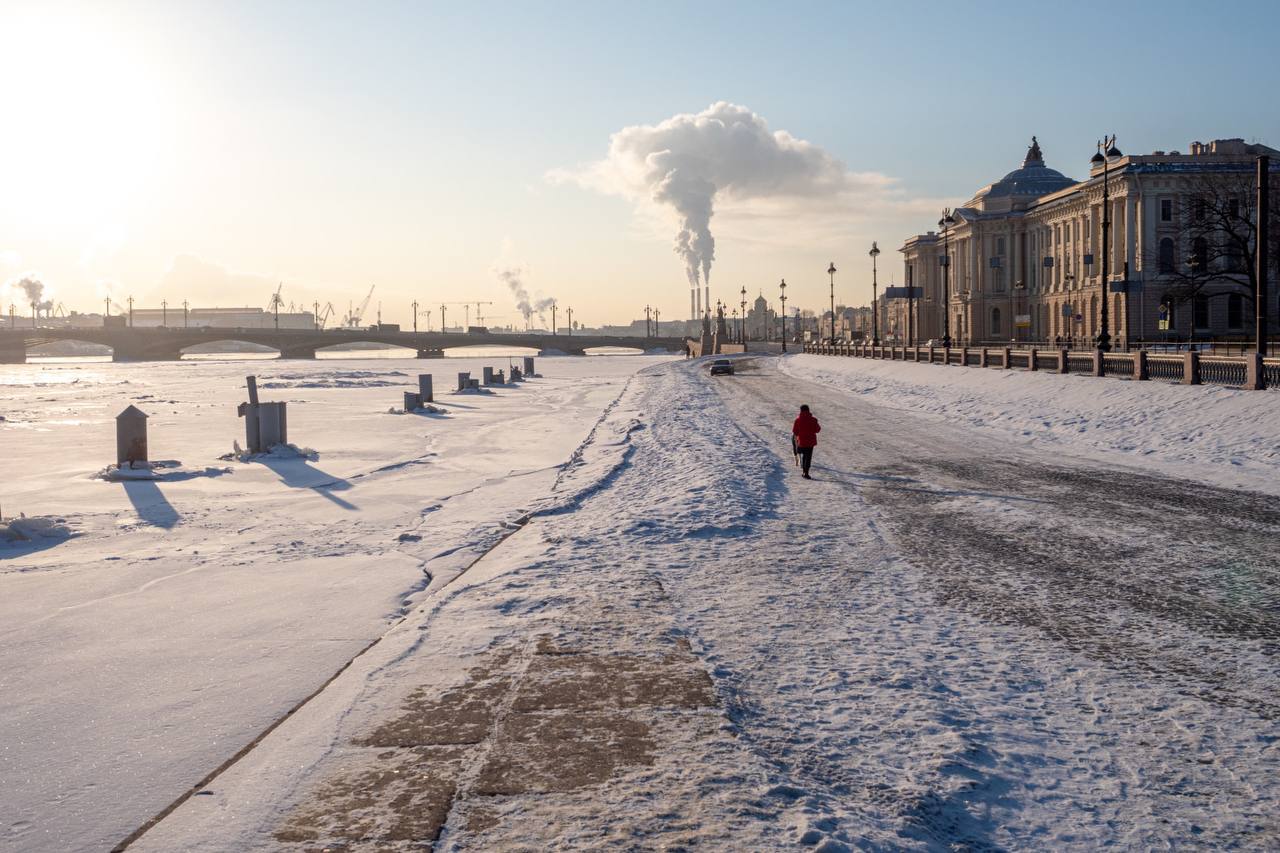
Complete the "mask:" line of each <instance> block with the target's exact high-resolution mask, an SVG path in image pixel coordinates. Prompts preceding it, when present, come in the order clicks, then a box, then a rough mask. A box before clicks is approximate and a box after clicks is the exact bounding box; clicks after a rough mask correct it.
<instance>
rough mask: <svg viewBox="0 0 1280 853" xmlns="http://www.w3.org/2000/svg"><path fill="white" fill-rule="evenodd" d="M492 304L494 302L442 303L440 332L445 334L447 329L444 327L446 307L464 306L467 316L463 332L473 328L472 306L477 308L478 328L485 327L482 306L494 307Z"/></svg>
mask: <svg viewBox="0 0 1280 853" xmlns="http://www.w3.org/2000/svg"><path fill="white" fill-rule="evenodd" d="M492 304H493V303H492V302H485V301H483V300H472V301H470V302H442V303H440V331H442V332H443V331H444V329H445V326H444V311H445V307H446V306H448V305H461V306H462V310H463V312H464V313H465V315H466V325H464V326H463V327H462V328H463V331H466V330H467V329H470V328H471V306H472V305H474V306H476V325H478V326H483V325H484V314H482V313H481V311H482V308H481V306H484V305H492Z"/></svg>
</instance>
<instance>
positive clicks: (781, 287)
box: [778, 264, 836, 352]
mask: <svg viewBox="0 0 1280 853" xmlns="http://www.w3.org/2000/svg"><path fill="white" fill-rule="evenodd" d="M835 268H836V265H835V264H832V265H831V269H832V270H834V269H835ZM832 280H833V281H834V279H832ZM832 287H833V288H834V287H835V285H832ZM778 290H779V292H780V293H781V295H780V296H779V297H778V299H779V300H781V302H782V351H783V352H786V351H787V280H786V279H785V278H784V279H783V280H782V282H781V283H780V284H779V285H778ZM832 292H834V289H833V291H832ZM833 299H834V297H833ZM833 304H834V303H833ZM835 316H836V315H835V312H834V311H833V312H832V313H831V317H832V319H831V340H833V341H834V340H835V336H836V333H835Z"/></svg>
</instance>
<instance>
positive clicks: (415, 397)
mask: <svg viewBox="0 0 1280 853" xmlns="http://www.w3.org/2000/svg"><path fill="white" fill-rule="evenodd" d="M421 408H422V395H421V394H418V393H416V392H414V391H405V392H404V410H405V411H406V412H416V411H417V410H418V409H421Z"/></svg>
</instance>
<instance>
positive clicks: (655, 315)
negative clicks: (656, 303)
mask: <svg viewBox="0 0 1280 853" xmlns="http://www.w3.org/2000/svg"><path fill="white" fill-rule="evenodd" d="M661 316H662V312H661V311H659V310H658V309H657V308H654V309H653V333H654V334H655V335H657V336H659V337H661V336H662V332H661V331H659V330H658V318H659V317H661Z"/></svg>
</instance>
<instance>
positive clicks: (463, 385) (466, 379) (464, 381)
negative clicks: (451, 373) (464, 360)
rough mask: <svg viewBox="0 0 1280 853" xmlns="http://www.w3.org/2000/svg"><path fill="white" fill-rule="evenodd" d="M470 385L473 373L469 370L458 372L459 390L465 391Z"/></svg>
mask: <svg viewBox="0 0 1280 853" xmlns="http://www.w3.org/2000/svg"><path fill="white" fill-rule="evenodd" d="M470 385H471V374H470V373H469V372H468V373H459V374H458V390H459V391H465V390H467V388H469V387H470Z"/></svg>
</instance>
